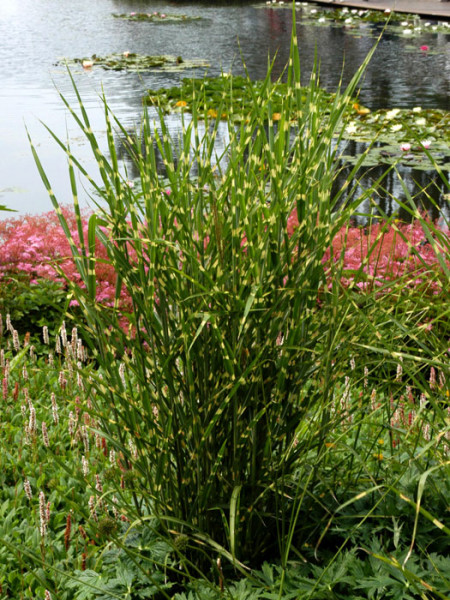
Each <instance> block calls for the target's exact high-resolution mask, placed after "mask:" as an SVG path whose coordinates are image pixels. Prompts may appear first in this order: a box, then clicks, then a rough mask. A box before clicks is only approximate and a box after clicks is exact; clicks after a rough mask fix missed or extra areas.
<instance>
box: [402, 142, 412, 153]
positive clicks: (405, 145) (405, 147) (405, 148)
mask: <svg viewBox="0 0 450 600" xmlns="http://www.w3.org/2000/svg"><path fill="white" fill-rule="evenodd" d="M400 150H401V151H402V152H408V151H409V150H411V144H408V143H407V142H406V143H404V144H401V146H400Z"/></svg>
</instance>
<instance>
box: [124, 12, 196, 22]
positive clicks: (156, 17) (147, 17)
mask: <svg viewBox="0 0 450 600" xmlns="http://www.w3.org/2000/svg"><path fill="white" fill-rule="evenodd" d="M112 16H113V17H115V18H116V19H125V20H126V21H141V22H145V23H187V22H189V21H200V20H202V19H203V17H193V16H189V15H178V14H168V13H160V12H153V13H137V12H131V13H123V14H117V13H113V15H112Z"/></svg>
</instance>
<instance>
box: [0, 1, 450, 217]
mask: <svg viewBox="0 0 450 600" xmlns="http://www.w3.org/2000/svg"><path fill="white" fill-rule="evenodd" d="M260 6H261V5H260ZM130 11H136V12H144V11H145V12H153V11H160V12H166V13H182V14H186V15H195V16H198V15H200V16H202V17H203V19H202V20H201V21H196V22H190V23H183V24H161V25H158V24H151V23H144V22H142V23H136V22H130V21H124V20H121V19H115V18H113V17H112V13H124V12H130ZM291 19H292V17H291V12H290V10H288V9H286V10H281V9H272V8H270V7H266V6H265V5H264V6H263V7H262V8H256V7H255V6H253V5H251V4H248V3H247V4H232V5H230V6H226V5H217V4H215V5H214V6H210V5H208V4H205V3H198V2H197V3H195V2H192V3H191V2H183V3H170V2H159V1H144V0H95V1H92V0H70V1H67V2H61V0H1V2H0V48H1V51H2V52H1V55H2V57H3V60H2V61H1V62H0V81H1V83H2V85H1V87H0V115H1V118H0V158H1V160H0V203H3V204H6V205H8V206H9V207H11V208H14V209H16V210H17V211H18V212H19V213H20V214H23V213H40V212H44V211H47V210H50V209H51V204H50V201H49V199H48V197H47V193H46V191H45V189H44V187H43V185H42V182H41V180H40V178H39V175H38V173H37V170H36V167H35V165H34V162H33V159H32V156H31V152H30V148H29V143H28V140H27V134H26V130H25V126H26V127H27V128H28V130H29V132H30V135H31V136H32V139H33V141H34V143H35V145H36V147H37V150H38V152H39V154H40V156H41V159H42V162H43V163H44V166H45V169H46V170H47V172H48V175H49V178H50V180H51V182H52V185H53V187H54V190H55V192H56V194H57V196H58V198H59V200H60V201H67V202H70V201H71V198H70V193H69V190H70V188H69V186H68V182H67V176H66V173H67V168H66V160H65V157H64V155H63V154H62V152H61V150H60V149H59V148H58V147H57V146H56V145H55V143H54V142H52V140H51V136H50V134H49V133H48V132H47V131H46V130H45V128H44V127H43V126H42V125H41V123H40V121H43V122H44V123H46V124H47V125H48V126H49V127H50V128H51V129H52V130H54V131H55V132H56V133H57V134H58V135H59V136H60V137H61V138H63V139H64V140H65V139H69V140H70V143H71V147H72V150H73V151H74V152H75V153H76V154H77V155H78V156H80V157H81V158H82V160H83V161H84V163H85V164H86V165H87V168H88V169H90V170H93V167H94V163H93V161H92V159H91V158H90V153H89V151H88V149H87V147H86V145H85V142H84V139H83V137H82V135H81V133H80V132H79V131H78V130H77V128H76V126H75V125H74V124H73V122H72V121H71V119H70V117H69V116H68V112H67V110H66V109H65V108H64V105H63V103H62V101H61V99H60V97H59V93H62V94H64V95H65V96H66V97H67V99H68V100H69V102H71V103H74V102H75V95H74V92H73V89H72V87H71V84H70V80H69V77H68V75H67V72H66V70H65V68H64V67H62V66H57V64H56V63H57V61H58V59H60V58H61V57H67V58H75V57H83V56H90V55H92V54H93V53H96V54H98V55H104V54H110V53H113V52H124V51H126V50H129V51H132V52H137V53H142V54H171V55H177V56H178V55H181V56H183V57H185V58H202V59H207V60H208V61H209V63H210V65H211V67H210V68H209V70H208V73H209V74H210V75H218V74H220V73H221V71H222V70H223V71H229V70H230V69H232V70H233V72H234V73H239V74H241V73H243V68H242V61H241V55H242V57H243V59H244V61H245V63H246V65H247V68H248V70H249V73H250V75H251V77H252V78H261V77H263V76H264V75H265V72H266V66H267V60H268V56H272V57H273V56H275V54H276V61H275V67H274V74H275V75H279V74H281V72H282V70H283V67H284V65H285V63H286V60H287V57H288V53H289V42H290V31H291ZM362 33H363V32H362ZM298 37H299V45H300V54H301V61H302V70H303V71H302V72H303V75H304V78H305V81H306V79H307V78H308V75H309V72H310V70H311V66H312V63H313V60H314V53H315V51H316V49H317V53H318V57H319V60H320V64H321V82H322V85H323V86H324V87H326V88H327V89H329V90H333V89H334V88H335V86H336V85H337V83H338V82H339V80H340V78H341V75H342V71H343V76H344V81H347V80H348V79H349V77H350V76H351V75H352V74H353V73H354V71H355V70H356V69H357V68H358V66H359V65H360V64H361V62H362V61H363V59H364V57H365V55H366V53H367V52H368V50H369V49H370V48H371V46H372V45H373V43H374V40H373V38H371V37H367V36H365V35H353V34H352V35H350V34H349V32H347V31H346V30H345V29H344V28H332V27H314V26H303V25H302V23H301V19H300V20H299V23H298ZM449 39H450V38H449V36H444V35H442V34H439V35H433V34H431V33H430V34H427V36H425V37H424V38H421V40H420V44H422V43H428V44H429V45H430V46H431V45H432V47H433V50H434V53H430V54H424V53H423V52H420V51H419V49H417V52H415V51H414V50H413V51H411V44H414V43H415V42H414V41H411V40H402V39H400V38H398V37H397V36H395V37H394V36H392V35H389V34H387V35H386V36H385V37H384V39H382V41H381V42H380V44H379V48H378V50H377V53H376V55H375V58H374V60H373V61H372V63H371V64H370V66H369V68H368V70H367V73H366V75H365V78H364V81H363V83H362V89H361V101H362V102H363V103H364V104H365V105H367V106H369V107H370V108H372V109H376V108H379V107H385V106H388V107H394V106H399V107H413V106H422V107H434V108H441V109H446V110H448V109H449V108H450V107H449V95H448V94H449V87H450V85H449V84H450V49H449V43H448V42H449ZM418 45H419V44H418ZM343 63H344V65H345V66H344V70H343V67H342V65H343ZM191 73H192V72H190V73H189V75H190V74H191ZM202 73H203V71H201V70H200V71H197V72H196V74H197V75H198V76H201V74H202ZM185 76H188V74H187V73H186V72H184V73H144V74H136V73H125V72H112V71H104V70H102V69H92V71H91V72H83V71H82V70H81V69H80V70H79V71H76V72H74V78H75V81H76V84H77V86H78V89H79V91H80V93H81V95H82V98H83V102H84V105H85V106H86V108H87V110H88V112H89V115H90V118H91V121H92V129H93V130H94V132H95V133H96V134H98V135H99V137H100V139H104V136H103V133H104V130H105V127H104V122H103V112H102V107H101V102H100V100H99V96H100V94H101V93H102V90H104V92H105V94H106V96H107V99H108V102H109V104H110V105H111V107H112V108H113V110H114V112H115V114H116V115H117V116H118V118H119V119H120V120H121V122H123V123H124V125H125V126H127V127H130V128H132V127H134V126H135V125H137V124H138V123H139V120H140V117H141V112H142V108H141V98H142V96H143V95H144V93H145V90H146V89H148V88H158V87H166V86H170V85H176V84H177V82H178V81H179V80H180V77H185ZM172 127H173V128H174V129H176V128H177V127H179V123H178V122H177V121H176V120H174V121H173V122H172ZM399 189H400V188H399ZM400 192H401V190H400ZM85 201H86V198H85Z"/></svg>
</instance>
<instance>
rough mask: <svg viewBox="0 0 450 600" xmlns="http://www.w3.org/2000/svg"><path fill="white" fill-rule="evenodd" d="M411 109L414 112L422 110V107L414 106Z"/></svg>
mask: <svg viewBox="0 0 450 600" xmlns="http://www.w3.org/2000/svg"><path fill="white" fill-rule="evenodd" d="M412 111H413V112H415V113H419V112H422V107H421V106H415V107H414V108H413V109H412Z"/></svg>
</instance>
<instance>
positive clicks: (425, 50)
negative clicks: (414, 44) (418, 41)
mask: <svg viewBox="0 0 450 600" xmlns="http://www.w3.org/2000/svg"><path fill="white" fill-rule="evenodd" d="M420 49H421V50H422V52H428V50H429V49H430V47H429V46H426V45H425V44H424V45H423V46H420Z"/></svg>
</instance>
